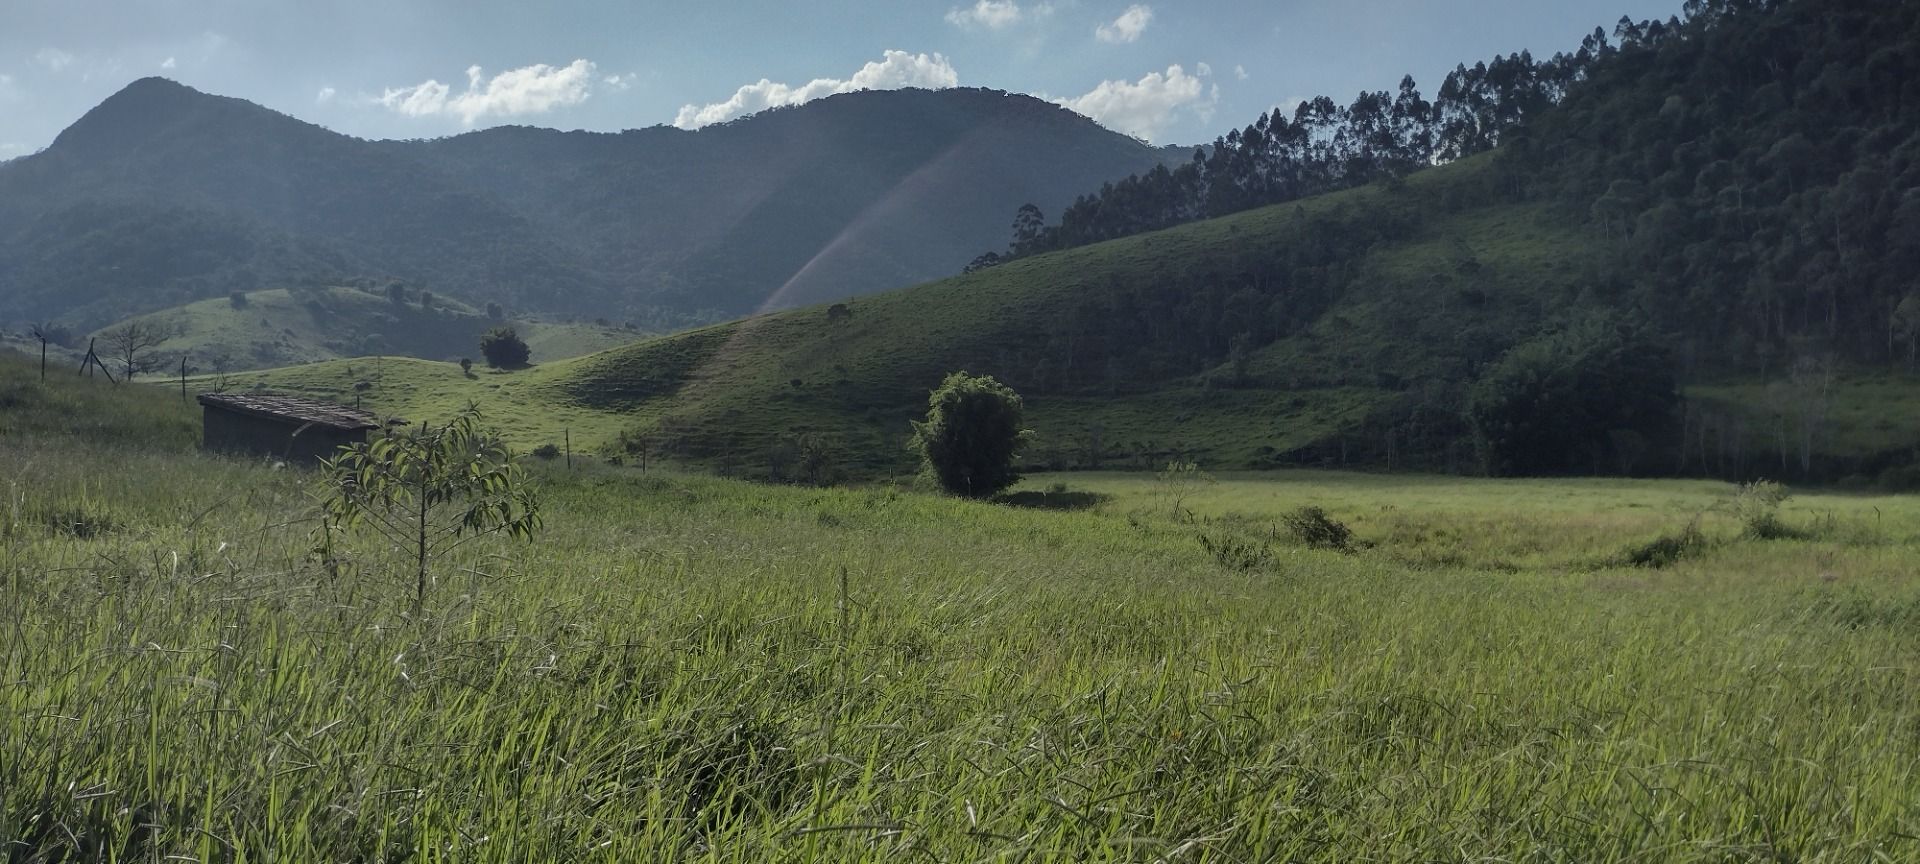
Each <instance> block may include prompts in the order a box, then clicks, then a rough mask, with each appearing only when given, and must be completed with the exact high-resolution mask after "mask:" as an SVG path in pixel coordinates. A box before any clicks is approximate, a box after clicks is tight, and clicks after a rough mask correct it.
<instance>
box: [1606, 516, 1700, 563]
mask: <svg viewBox="0 0 1920 864" xmlns="http://www.w3.org/2000/svg"><path fill="white" fill-rule="evenodd" d="M1706 548H1707V538H1706V537H1705V536H1704V535H1702V534H1701V533H1700V526H1699V525H1696V524H1692V523H1689V524H1688V525H1687V528H1686V530H1685V531H1682V532H1680V533H1679V534H1678V535H1674V534H1662V535H1660V536H1659V537H1655V538H1654V539H1652V540H1649V541H1647V542H1645V543H1642V544H1640V545H1638V546H1634V547H1631V548H1629V549H1627V551H1626V552H1625V553H1623V554H1622V555H1621V556H1620V558H1619V559H1618V561H1617V563H1620V564H1625V565H1626V566H1628V567H1645V568H1648V569H1651V570H1659V569H1662V568H1665V567H1671V566H1673V565H1674V564H1677V563H1679V562H1680V561H1681V560H1683V559H1686V558H1691V557H1693V556H1695V555H1698V554H1699V553H1700V552H1702V551H1704V550H1705V549H1706Z"/></svg>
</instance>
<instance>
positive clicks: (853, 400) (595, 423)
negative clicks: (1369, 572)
mask: <svg viewBox="0 0 1920 864" xmlns="http://www.w3.org/2000/svg"><path fill="white" fill-rule="evenodd" d="M1491 168H1492V157H1490V156H1489V157H1476V158H1475V159H1471V160H1466V161H1464V162H1462V163H1459V164H1456V165H1452V166H1447V167H1444V168H1439V169H1434V170H1431V171H1427V172H1422V173H1421V174H1418V175H1415V176H1413V177H1411V178H1409V179H1407V180H1406V181H1405V182H1403V183H1392V184H1376V185H1373V186H1369V187H1365V188H1361V189H1355V190H1350V191H1347V192H1342V193H1337V194H1333V195H1327V196H1322V197H1319V198H1315V199H1310V200H1308V201H1304V202H1299V203H1295V204H1285V205H1278V206H1274V207H1268V208H1264V209H1260V210H1254V211H1248V212H1245V213H1241V214H1237V215H1234V216H1229V217H1224V218H1220V219H1215V220H1209V221H1205V222H1199V223H1193V224H1189V225H1185V226H1181V227H1178V228H1174V229H1170V230H1166V231H1161V232H1156V233H1152V234H1145V235H1140V236H1135V237H1130V238H1125V239H1121V240H1116V241H1110V242H1107V243H1102V244H1097V245H1092V246H1086V247H1080V248H1076V249H1070V250H1066V251H1062V252H1058V253H1052V254H1048V255H1043V256H1036V257H1033V258H1027V259H1022V260H1019V261H1016V262H1013V263H1010V264H1006V265H1003V266H1000V267H995V268H991V269H988V270H985V271H982V272H979V273H975V274H971V275H967V276H962V277H956V278H953V279H947V280H943V281H940V282H934V283H930V284H927V285H922V286H918V287H915V288H912V289H907V290H902V291H895V292H888V293H884V294H879V295H873V296H869V297H862V298H857V299H855V300H852V301H850V302H849V303H848V304H847V309H848V310H849V311H850V312H851V313H852V314H851V315H850V316H848V317H846V318H844V319H833V318H830V317H829V316H828V315H827V312H826V309H825V308H823V307H809V308H804V309H797V310H791V311H786V312H780V313H775V314H769V315H763V316H758V317H754V318H749V319H743V320H739V321H734V322H729V323H725V324H718V325H713V326H709V327H705V328H701V329H697V330H692V331H687V332H683V333H678V334H673V335H670V336H664V337H657V338H652V339H647V340H644V341H639V342H635V343H632V344H629V345H624V346H621V347H617V348H614V349H610V350H607V351H602V352H599V353H595V354H591V355H587V356H583V357H578V358H574V359H570V360H561V361H554V362H543V363H540V364H539V365H538V366H536V367H535V368H532V369H528V370H523V371H518V372H512V373H493V372H489V373H486V374H482V375H478V376H476V377H473V378H468V377H464V376H463V375H462V374H461V373H460V371H459V370H458V368H457V367H454V366H452V365H451V364H445V363H429V362H424V361H417V360H404V359H398V358H376V359H360V360H340V361H334V362H329V363H317V364H310V365H306V366H301V367H297V368H290V369H280V370H269V371H265V372H261V373H257V374H250V375H242V376H237V377H236V379H235V382H236V386H243V387H272V388H281V389H292V390H297V391H303V392H310V393H316V394H322V395H328V396H331V397H333V398H338V399H343V400H352V399H354V398H356V397H357V398H360V399H363V400H364V401H365V402H366V403H367V404H369V405H371V406H374V407H376V408H378V409H380V410H383V411H388V412H391V413H394V414H398V415H401V416H408V417H413V416H438V415H440V414H443V413H445V412H449V411H452V410H455V409H457V408H458V407H459V406H461V405H463V404H466V403H467V402H468V401H472V402H475V403H476V404H479V405H481V406H482V407H483V408H486V409H488V410H489V411H490V413H492V414H493V415H494V416H495V417H497V418H500V419H501V420H503V421H504V425H505V426H506V427H507V432H508V434H509V435H510V436H511V437H513V438H514V440H515V441H516V442H517V443H519V444H521V445H523V446H536V445H539V444H545V443H559V442H560V440H561V436H562V434H563V432H565V431H568V430H570V432H571V435H572V438H573V442H574V446H575V447H576V449H578V450H583V451H584V450H589V449H618V448H620V447H622V446H627V445H631V444H633V443H634V442H644V445H640V446H644V448H645V449H646V450H647V451H648V454H649V458H659V457H662V456H666V457H668V458H672V459H676V460H679V461H682V462H687V463H693V464H699V465H703V466H706V467H709V468H717V469H722V470H726V471H729V472H731V471H742V472H750V473H753V474H756V475H764V474H766V473H768V472H769V471H770V470H772V465H773V463H778V462H780V461H782V458H783V457H782V456H780V455H779V451H781V450H783V449H785V448H788V447H790V446H791V444H792V443H793V442H794V441H795V440H796V439H797V438H798V437H800V436H814V437H816V438H819V439H820V440H823V441H824V442H825V443H826V446H827V447H828V448H829V449H830V450H831V451H833V452H834V453H835V457H836V459H837V461H838V462H839V464H840V466H841V467H842V468H845V469H847V470H850V471H852V472H854V473H857V474H862V475H865V476H885V475H887V474H894V473H900V472H906V471H911V470H913V467H914V466H913V463H912V460H911V459H910V458H909V456H908V454H907V452H906V449H905V444H906V440H907V436H908V431H909V428H910V426H909V422H910V421H911V420H912V419H914V418H917V417H918V416H920V415H921V413H923V412H924V409H925V398H926V394H927V392H928V390H929V389H931V388H932V387H933V386H934V385H936V384H937V383H938V382H939V381H940V379H941V378H942V377H943V376H944V375H946V374H947V373H948V372H950V371H953V370H956V369H965V370H968V371H971V372H975V373H986V374H992V375H994V376H996V377H998V378H1000V379H1001V380H1003V381H1006V382H1008V383H1010V384H1011V385H1012V386H1014V387H1015V388H1016V389H1017V390H1019V391H1020V392H1021V393H1022V394H1023V396H1024V397H1025V398H1026V402H1027V407H1028V414H1029V422H1030V425H1031V426H1032V428H1033V429H1034V430H1035V431H1036V432H1037V433H1038V439H1037V442H1036V444H1035V446H1034V447H1033V448H1031V450H1030V451H1029V452H1028V454H1027V455H1026V457H1025V458H1026V460H1027V465H1028V467H1029V468H1030V469H1090V468H1158V467H1160V466H1163V465H1164V464H1165V463H1166V462H1167V461H1169V460H1172V459H1190V460H1194V461H1197V462H1199V463H1200V464H1201V465H1203V466H1206V467H1208V468H1212V469H1237V468H1270V467H1277V466H1283V465H1319V466H1334V467H1337V466H1342V465H1346V466H1353V467H1372V468H1421V469H1440V470H1452V471H1473V470H1477V461H1476V455H1475V453H1474V450H1473V445H1472V443H1471V441H1470V440H1468V437H1467V433H1466V430H1465V429H1464V427H1463V423H1462V419H1461V416H1460V410H1459V408H1458V404H1459V401H1460V399H1461V398H1462V395H1461V394H1462V393H1463V391H1464V389H1465V388H1466V387H1467V386H1468V385H1469V384H1470V383H1471V381H1472V380H1473V376H1474V375H1475V374H1476V372H1477V371H1478V370H1479V369H1480V368H1481V367H1482V366H1484V365H1485V364H1486V363H1487V362H1489V361H1491V360H1493V359H1495V358H1498V357H1499V356H1500V355H1501V353H1502V352H1503V351H1505V350H1506V349H1507V348H1508V347H1509V346H1511V345H1513V344H1515V343H1516V342H1519V341H1521V340H1524V339H1526V338H1528V337H1530V336H1532V335H1533V334H1535V333H1537V332H1539V330H1540V329H1541V328H1543V327H1548V326H1551V325H1552V322H1554V321H1558V320H1563V319H1564V318H1565V317H1566V316H1569V315H1573V314H1578V312H1579V310H1581V309H1596V310H1597V309H1604V308H1605V304H1606V298H1605V297H1598V296H1595V294H1594V289H1593V287H1592V286H1593V285H1594V284H1595V280H1596V277H1595V275H1594V274H1595V273H1596V271H1597V270H1598V268H1600V267H1601V266H1602V264H1603V260H1602V259H1603V256H1605V255H1606V254H1607V250H1606V246H1605V244H1604V243H1603V242H1601V240H1600V238H1599V237H1598V236H1597V235H1596V234H1595V233H1594V232H1593V231H1592V229H1591V228H1589V227H1587V226H1585V225H1583V224H1581V223H1579V222H1576V221H1573V220H1570V219H1567V218H1565V217H1564V216H1562V215H1560V214H1559V213H1558V212H1557V211H1555V210H1553V209H1552V208H1549V207H1545V206H1542V205H1539V204H1536V203H1531V202H1528V201H1525V200H1517V201H1516V200H1513V199H1512V198H1511V197H1510V196H1506V195H1503V194H1501V192H1500V191H1499V190H1498V189H1497V188H1494V185H1493V184H1492V183H1491V182H1490V181H1491V179H1492V178H1494V177H1496V176H1497V175H1496V173H1495V172H1493V171H1492V170H1490V169H1491ZM1316 256H1317V257H1316ZM1299 261H1307V262H1319V263H1308V264H1305V265H1302V266H1298V267H1289V266H1288V264H1289V263H1290V262H1299ZM1275 274H1279V275H1275ZM1263 280H1264V281H1263ZM1156 291H1160V292H1163V293H1162V294H1156V293H1153V292H1156ZM1161 296H1173V297H1176V298H1180V299H1181V300H1182V302H1185V303H1187V304H1188V306H1181V307H1171V308H1170V309H1152V308H1148V309H1139V308H1131V309H1130V308H1129V307H1130V304H1131V305H1137V303H1142V302H1156V301H1154V298H1156V297H1161ZM1140 297H1145V298H1147V299H1146V300H1138V301H1136V300H1135V299H1134V298H1140ZM1209 298H1211V299H1209ZM1254 301H1258V302H1254ZM1214 303H1217V304H1219V306H1220V308H1219V309H1218V310H1217V311H1215V312H1213V313H1212V314H1213V315H1215V316H1217V318H1218V319H1219V320H1224V321H1226V322H1228V323H1227V325H1219V324H1208V323H1207V322H1208V321H1209V320H1214V319H1208V318H1205V317H1198V318H1196V317H1194V316H1192V315H1191V314H1189V313H1188V312H1187V311H1183V310H1187V309H1188V308H1189V306H1191V305H1195V304H1198V305H1207V304H1214ZM1249 303H1251V305H1252V306H1253V307H1257V313H1249V312H1242V311H1236V310H1237V306H1238V305H1244V304H1249ZM1255 314H1258V315H1265V316H1268V317H1269V318H1273V319H1278V320H1273V321H1269V322H1268V323H1267V324H1264V325H1260V326H1270V327H1271V328H1272V338H1271V341H1268V342H1266V343H1265V344H1258V345H1254V346H1252V347H1248V348H1246V349H1243V350H1242V351H1240V352H1239V353H1238V356H1236V353H1235V352H1234V351H1232V350H1228V351H1224V352H1219V353H1216V354H1213V355H1206V354H1192V353H1188V354H1180V353H1175V349H1176V348H1179V347H1180V346H1183V345H1186V344H1188V343H1197V342H1203V341H1205V337H1204V336H1203V335H1200V334H1199V333H1198V332H1197V328H1201V327H1205V326H1212V327H1213V328H1214V329H1215V330H1219V329H1221V327H1222V326H1231V327H1236V328H1237V327H1241V326H1243V325H1244V326H1245V327H1247V328H1252V327H1254V326H1255V325H1254V324H1252V323H1248V322H1247V321H1246V320H1245V319H1249V318H1251V317H1253V316H1254V315H1255ZM1142 321H1144V322H1145V323H1144V324H1143V323H1141V322H1142ZM1128 327H1133V329H1131V330H1127V329H1125V328H1128ZM1089 340H1092V341H1095V342H1099V343H1102V344H1103V345H1104V346H1105V347H1103V348H1101V349H1100V350H1099V351H1098V352H1097V353H1098V354H1101V355H1105V357H1106V361H1105V365H1104V366H1101V367H1098V368H1090V366H1091V364H1090V363H1089V361H1088V360H1087V359H1086V358H1087V357H1088V352H1087V351H1086V350H1084V349H1083V347H1082V346H1083V345H1084V344H1085V343H1086V342H1087V341H1089ZM1836 381H1837V382H1838V383H1837V384H1836V386H1834V387H1833V388H1831V390H1830V392H1829V394H1828V396H1827V397H1826V398H1827V399H1828V403H1829V409H1830V410H1828V411H1827V412H1826V416H1825V419H1824V420H1823V422H1822V425H1821V427H1820V428H1819V430H1818V431H1817V433H1816V434H1815V436H1814V445H1813V450H1814V453H1815V456H1816V458H1815V459H1814V460H1813V461H1814V464H1813V469H1814V470H1812V471H1808V470H1806V468H1805V467H1804V466H1802V465H1801V463H1800V458H1799V457H1798V456H1797V455H1795V454H1797V453H1798V452H1799V450H1798V448H1799V446H1800V444H1799V442H1798V439H1797V438H1794V439H1793V440H1789V441H1788V444H1789V445H1790V446H1789V447H1788V448H1787V451H1786V453H1787V455H1786V456H1784V457H1783V456H1782V451H1781V448H1780V443H1779V442H1780V440H1781V436H1780V435H1779V434H1778V433H1779V430H1780V429H1781V428H1782V427H1783V425H1788V426H1791V425H1792V424H1794V423H1796V422H1798V421H1797V420H1794V419H1792V418H1791V417H1789V416H1788V414H1787V413H1785V412H1786V411H1787V409H1786V408H1784V407H1781V406H1779V405H1777V404H1776V403H1777V400H1775V401H1769V400H1768V399H1766V398H1764V397H1765V394H1766V392H1767V391H1768V388H1769V387H1773V388H1774V389H1775V390H1778V388H1779V384H1778V382H1770V381H1769V380H1768V379H1764V378H1759V377H1749V378H1735V379H1728V380H1714V381H1705V382H1700V383H1697V384H1695V385H1693V386H1691V387H1689V389H1688V396H1689V400H1688V404H1687V407H1686V409H1685V410H1686V411H1687V412H1688V414H1689V418H1690V419H1689V421H1688V422H1689V423H1694V422H1695V421H1694V420H1693V419H1691V418H1693V417H1695V415H1698V417H1699V418H1701V419H1700V420H1699V421H1698V422H1699V423H1702V424H1708V427H1707V428H1706V431H1702V427H1700V426H1693V427H1689V428H1691V429H1692V430H1693V431H1692V432H1690V433H1688V434H1692V435H1693V436H1694V437H1695V438H1699V437H1703V436H1705V437H1711V439H1712V440H1711V442H1709V443H1708V444H1701V443H1698V442H1696V443H1695V444H1691V445H1687V446H1689V447H1699V448H1707V449H1703V450H1701V452H1700V453H1699V454H1697V455H1688V454H1686V453H1683V454H1682V455H1683V456H1685V457H1686V458H1687V459H1688V460H1689V461H1688V463H1687V464H1686V465H1685V466H1684V467H1685V468H1686V469H1687V470H1689V471H1692V472H1694V473H1701V472H1706V473H1714V474H1717V475H1722V476H1734V475H1742V476H1752V475H1766V476H1775V477H1790V478H1794V479H1799V478H1801V477H1804V476H1809V475H1812V476H1819V477H1823V478H1824V479H1828V480H1832V479H1838V478H1840V477H1844V476H1848V475H1865V478H1866V479H1872V478H1873V477H1874V476H1876V475H1879V474H1881V473H1884V472H1888V471H1896V472H1897V471H1898V470H1899V467H1898V466H1901V465H1904V464H1906V463H1908V462H1910V461H1912V454H1913V453H1914V452H1915V450H1916V448H1917V447H1920V433H1916V432H1915V431H1913V430H1916V429H1920V425H1916V424H1913V423H1908V422H1905V421H1904V420H1903V419H1902V418H1904V417H1905V416H1906V414H1901V413H1899V412H1897V411H1894V410H1893V409H1892V408H1891V407H1889V406H1897V405H1902V404H1905V403H1906V402H1907V401H1910V400H1906V399H1904V398H1900V399H1897V400H1895V401H1892V402H1889V401H1888V398H1887V397H1888V394H1890V393H1891V394H1897V393H1900V392H1902V388H1904V387H1907V386H1910V383H1911V382H1910V381H1909V380H1908V379H1907V378H1905V377H1904V376H1897V375H1892V376H1890V375H1888V374H1887V373H1873V374H1872V375H1870V376H1867V375H1862V374H1860V373H1846V372H1844V370H1843V373H1842V374H1841V375H1840V376H1839V377H1838V378H1837V379H1836ZM362 382H366V383H368V384H369V385H370V386H369V387H368V388H366V389H364V390H356V388H355V385H356V384H360V383H362ZM1876 382H1877V383H1876ZM1907 413H1908V414H1911V413H1913V412H1907ZM1795 428H1796V429H1797V427H1795ZM1798 434H1799V433H1798V432H1797V431H1796V432H1795V433H1794V435H1795V436H1797V435H1798ZM623 436H624V443H623V440H622V439H623ZM1709 444H1710V446H1709ZM1783 465H1784V467H1783Z"/></svg>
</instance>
